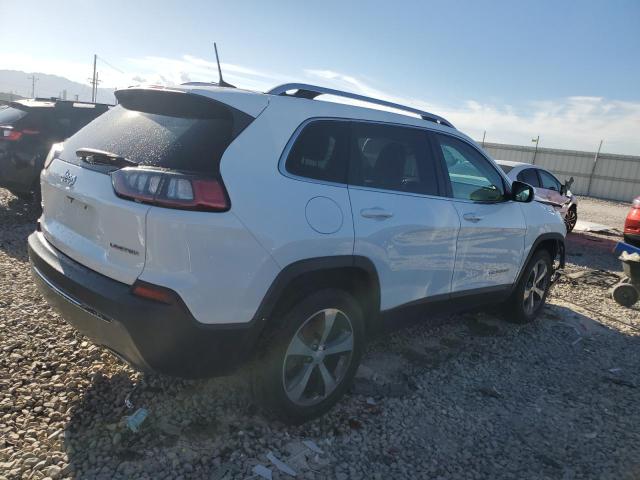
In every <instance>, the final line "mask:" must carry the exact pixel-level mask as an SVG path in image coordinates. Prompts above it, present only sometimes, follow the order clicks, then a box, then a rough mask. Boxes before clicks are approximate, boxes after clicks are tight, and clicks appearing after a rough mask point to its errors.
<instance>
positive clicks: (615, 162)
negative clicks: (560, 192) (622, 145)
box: [478, 142, 640, 202]
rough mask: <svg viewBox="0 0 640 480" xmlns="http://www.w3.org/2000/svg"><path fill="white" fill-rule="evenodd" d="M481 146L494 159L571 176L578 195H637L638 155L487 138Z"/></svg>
mask: <svg viewBox="0 0 640 480" xmlns="http://www.w3.org/2000/svg"><path fill="white" fill-rule="evenodd" d="M478 143H480V144H481V142H478ZM484 149H485V151H486V152H487V153H488V154H489V155H490V156H491V157H493V158H494V159H496V160H511V161H514V162H525V163H535V164H536V165H540V166H541V167H544V168H546V169H548V170H550V171H551V172H553V173H554V174H555V175H556V176H557V177H558V179H559V180H560V181H564V180H565V179H568V178H569V177H573V178H574V179H575V182H574V184H573V186H572V187H571V191H572V192H573V193H576V194H578V195H589V196H592V197H598V198H606V199H609V200H620V201H624V202H628V201H631V200H632V199H633V198H634V197H636V196H638V195H640V157H636V156H632V155H615V154H611V153H598V154H596V152H580V151H576V150H559V149H554V148H538V149H537V151H536V149H535V147H523V146H519V145H504V144H500V143H488V142H485V143H484ZM534 157H535V161H534Z"/></svg>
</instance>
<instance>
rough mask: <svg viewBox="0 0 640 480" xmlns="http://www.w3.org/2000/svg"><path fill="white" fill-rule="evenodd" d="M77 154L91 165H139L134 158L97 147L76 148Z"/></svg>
mask: <svg viewBox="0 0 640 480" xmlns="http://www.w3.org/2000/svg"><path fill="white" fill-rule="evenodd" d="M76 155H77V156H78V157H80V158H81V159H82V161H83V162H86V163H89V164H91V165H113V166H114V167H128V166H130V165H133V166H137V165H138V164H137V163H136V162H134V161H133V160H129V159H128V158H125V157H123V156H121V155H118V154H116V153H111V152H105V151H104V150H97V149H95V148H79V149H78V150H76Z"/></svg>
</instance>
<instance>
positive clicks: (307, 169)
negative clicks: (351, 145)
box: [285, 120, 349, 183]
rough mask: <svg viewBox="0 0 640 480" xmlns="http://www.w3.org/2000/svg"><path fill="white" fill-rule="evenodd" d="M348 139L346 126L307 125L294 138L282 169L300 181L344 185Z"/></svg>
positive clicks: (333, 123) (339, 123) (324, 122)
mask: <svg viewBox="0 0 640 480" xmlns="http://www.w3.org/2000/svg"><path fill="white" fill-rule="evenodd" d="M348 138H349V124H348V123H347V122H342V121H334V120H317V121H315V122H312V123H309V124H308V125H307V126H305V127H304V129H303V130H302V132H301V133H300V135H298V137H297V138H296V140H295V143H294V145H293V147H292V148H291V151H290V152H289V155H288V156H287V161H286V164H285V168H286V169H287V171H288V172H289V173H291V174H293V175H297V176H300V177H306V178H312V179H314V180H322V181H326V182H335V183H346V182H347V163H348V156H349V153H348Z"/></svg>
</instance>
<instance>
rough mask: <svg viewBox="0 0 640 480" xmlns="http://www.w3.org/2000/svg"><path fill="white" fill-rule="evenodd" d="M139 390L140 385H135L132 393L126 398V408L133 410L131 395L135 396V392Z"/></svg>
mask: <svg viewBox="0 0 640 480" xmlns="http://www.w3.org/2000/svg"><path fill="white" fill-rule="evenodd" d="M137 388H138V384H135V385H134V386H133V388H132V389H131V391H130V392H129V393H127V396H126V397H124V406H125V407H127V408H128V409H132V408H133V402H132V401H131V395H133V392H135V391H136V389H137Z"/></svg>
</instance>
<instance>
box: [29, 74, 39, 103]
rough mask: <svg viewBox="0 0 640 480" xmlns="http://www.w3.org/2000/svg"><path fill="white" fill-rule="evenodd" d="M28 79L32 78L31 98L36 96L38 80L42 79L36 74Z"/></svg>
mask: <svg viewBox="0 0 640 480" xmlns="http://www.w3.org/2000/svg"><path fill="white" fill-rule="evenodd" d="M27 79H29V80H31V98H36V82H37V81H38V80H40V79H39V78H38V77H36V76H35V75H31V76H30V77H27Z"/></svg>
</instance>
